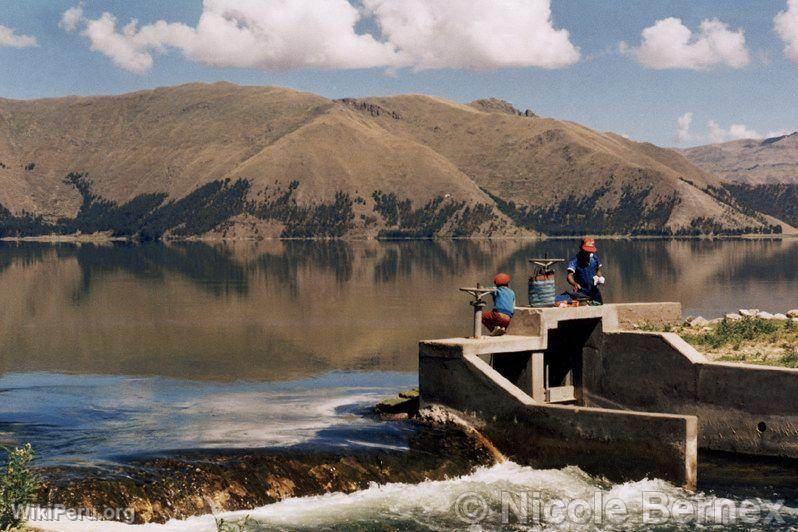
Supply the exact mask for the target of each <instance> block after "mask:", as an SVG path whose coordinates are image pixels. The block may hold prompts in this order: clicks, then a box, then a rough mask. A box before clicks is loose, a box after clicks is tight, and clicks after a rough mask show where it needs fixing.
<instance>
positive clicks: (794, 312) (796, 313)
mask: <svg viewBox="0 0 798 532" xmlns="http://www.w3.org/2000/svg"><path fill="white" fill-rule="evenodd" d="M787 316H788V317H790V318H798V309H795V310H791V311H789V312H787Z"/></svg>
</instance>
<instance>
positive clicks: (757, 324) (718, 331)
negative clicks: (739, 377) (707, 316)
mask: <svg viewBox="0 0 798 532" xmlns="http://www.w3.org/2000/svg"><path fill="white" fill-rule="evenodd" d="M791 323H792V322H788V324H790V325H791ZM781 329H782V326H781V325H780V324H779V323H777V322H775V321H773V320H760V319H756V318H753V319H751V318H749V319H742V320H737V321H731V320H723V321H722V322H720V323H719V324H718V325H717V326H715V327H711V328H710V330H709V331H701V332H698V333H695V334H689V333H686V334H684V335H683V336H684V339H685V340H687V341H688V342H689V343H691V344H693V345H696V346H701V347H709V348H712V349H718V348H721V347H726V346H734V347H736V348H737V349H739V348H740V346H741V345H742V343H743V342H752V341H767V342H775V341H777V340H778V339H779V335H780V332H781Z"/></svg>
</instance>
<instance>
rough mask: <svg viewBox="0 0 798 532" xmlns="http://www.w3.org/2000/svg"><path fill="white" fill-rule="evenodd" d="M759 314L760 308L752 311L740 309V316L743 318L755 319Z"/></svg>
mask: <svg viewBox="0 0 798 532" xmlns="http://www.w3.org/2000/svg"><path fill="white" fill-rule="evenodd" d="M757 314H759V309H758V308H752V309H745V308H741V309H740V316H742V317H744V318H754V317H756V315H757Z"/></svg>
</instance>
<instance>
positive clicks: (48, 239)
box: [0, 233, 798, 244]
mask: <svg viewBox="0 0 798 532" xmlns="http://www.w3.org/2000/svg"><path fill="white" fill-rule="evenodd" d="M592 236H594V237H595V238H596V239H601V240H630V241H631V240H638V241H645V240H685V241H687V240H729V241H740V240H751V241H754V240H798V233H782V234H778V235H774V234H744V235H592ZM581 237H582V236H581V235H552V236H548V235H541V236H506V237H487V236H486V237H434V238H422V237H418V238H413V237H407V238H326V237H318V238H280V237H274V238H269V237H232V238H231V237H216V236H209V237H190V238H161V239H158V240H141V239H137V238H129V237H120V236H110V235H104V234H90V235H39V236H23V237H10V236H4V237H0V242H17V243H20V242H37V243H45V244H74V243H98V244H104V243H110V242H131V243H137V244H143V243H146V242H160V243H168V242H206V243H208V242H292V241H296V242H424V241H429V242H501V241H513V242H518V241H529V242H543V241H546V240H577V239H579V238H581Z"/></svg>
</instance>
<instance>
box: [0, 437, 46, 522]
mask: <svg viewBox="0 0 798 532" xmlns="http://www.w3.org/2000/svg"><path fill="white" fill-rule="evenodd" d="M2 449H3V451H5V453H6V459H5V463H4V466H3V476H2V478H0V530H14V529H19V528H20V527H22V526H23V525H24V514H23V512H24V509H25V508H27V507H28V506H29V505H30V504H32V503H33V501H34V497H35V496H36V493H37V492H38V490H39V479H38V478H37V477H36V475H35V474H34V473H33V472H32V471H31V467H30V464H31V462H32V461H33V458H34V454H33V449H32V448H31V446H30V444H26V445H24V446H23V447H18V448H16V449H8V448H5V447H2Z"/></svg>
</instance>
